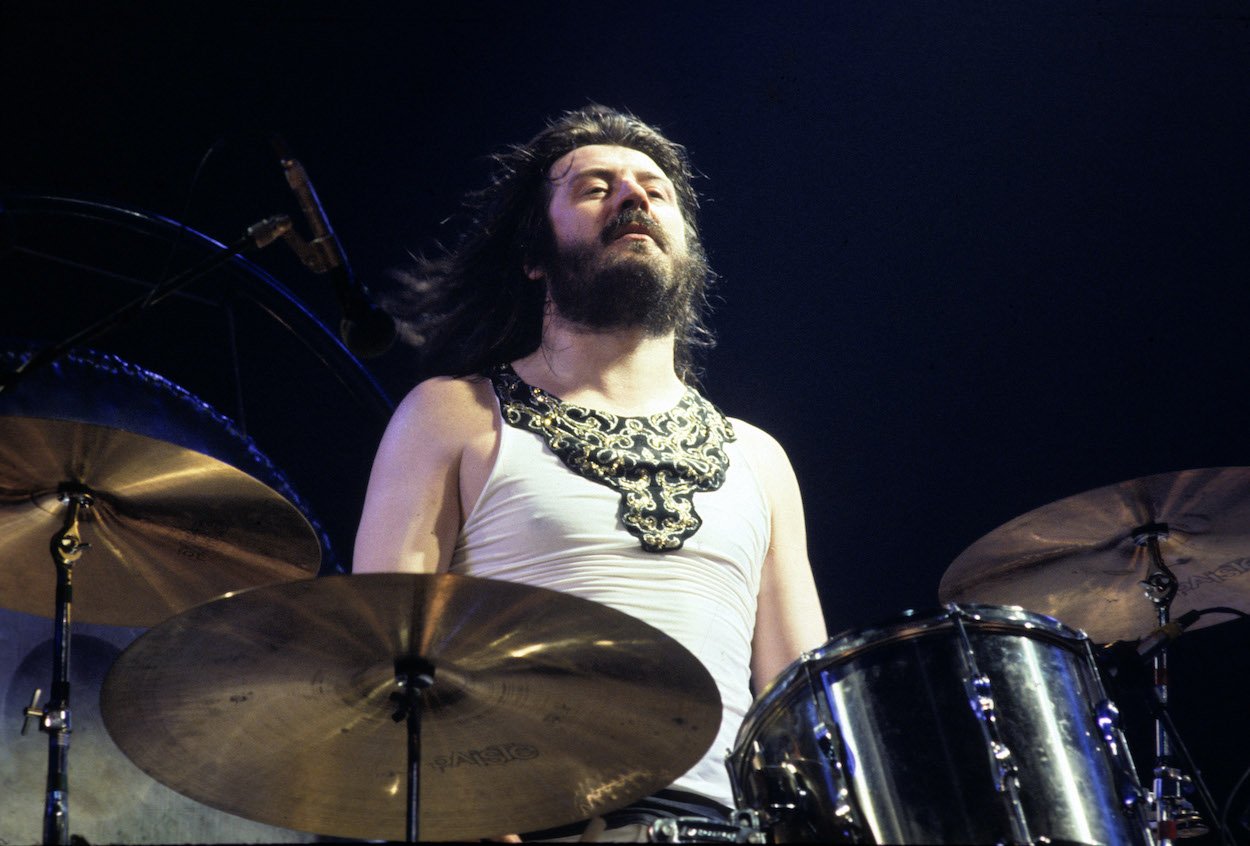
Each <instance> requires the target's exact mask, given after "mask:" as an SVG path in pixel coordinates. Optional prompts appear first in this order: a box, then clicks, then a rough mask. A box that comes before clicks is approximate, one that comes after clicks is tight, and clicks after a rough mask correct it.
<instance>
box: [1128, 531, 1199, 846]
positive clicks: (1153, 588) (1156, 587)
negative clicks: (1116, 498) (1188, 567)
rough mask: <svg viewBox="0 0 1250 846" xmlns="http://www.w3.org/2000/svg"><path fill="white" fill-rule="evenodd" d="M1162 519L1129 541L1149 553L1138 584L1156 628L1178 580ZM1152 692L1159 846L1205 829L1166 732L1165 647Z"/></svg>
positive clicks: (1167, 618)
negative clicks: (1167, 558) (1166, 552)
mask: <svg viewBox="0 0 1250 846" xmlns="http://www.w3.org/2000/svg"><path fill="white" fill-rule="evenodd" d="M1168 534H1169V533H1168V525H1167V524H1166V523H1149V524H1147V525H1145V526H1141V527H1140V528H1138V529H1135V530H1134V531H1133V542H1134V543H1136V544H1137V545H1138V546H1142V547H1145V548H1146V550H1147V551H1148V552H1149V553H1150V562H1151V565H1152V570H1153V571H1152V572H1151V573H1150V574H1149V575H1148V576H1147V577H1146V579H1145V580H1144V581H1143V582H1142V584H1143V585H1144V586H1145V588H1146V596H1147V597H1148V598H1149V599H1150V601H1151V602H1153V603H1154V606H1155V611H1156V614H1157V617H1158V625H1159V628H1160V629H1163V628H1165V627H1167V626H1168V625H1169V624H1170V623H1171V621H1172V600H1173V599H1175V598H1176V593H1177V590H1178V589H1179V587H1180V583H1179V582H1178V581H1177V579H1176V574H1175V573H1173V572H1172V571H1171V570H1170V569H1168V566H1167V564H1165V563H1164V561H1163V554H1162V553H1161V552H1160V551H1159V541H1160V540H1166V539H1167V537H1168ZM1154 695H1155V698H1156V699H1157V700H1158V708H1159V710H1158V713H1157V714H1156V716H1155V721H1154V722H1155V765H1154V785H1153V787H1154V800H1155V801H1154V819H1155V840H1156V842H1157V843H1158V844H1159V846H1171V844H1172V842H1173V841H1174V840H1175V839H1176V838H1178V837H1197V836H1198V835H1201V834H1206V833H1207V832H1208V830H1209V829H1208V827H1207V825H1206V823H1204V822H1203V820H1202V816H1201V815H1200V814H1199V813H1198V811H1197V810H1195V809H1194V806H1193V803H1191V802H1190V801H1189V800H1187V799H1186V798H1185V797H1184V792H1185V790H1184V789H1185V787H1186V785H1188V784H1190V783H1191V780H1190V777H1189V776H1188V775H1186V774H1185V773H1184V772H1183V771H1182V770H1181V769H1180V767H1178V766H1176V762H1175V759H1174V757H1173V749H1172V737H1171V734H1170V733H1169V722H1170V721H1169V720H1167V719H1166V715H1167V707H1168V655H1167V649H1166V647H1164V648H1162V649H1159V650H1158V651H1157V652H1156V653H1155V656H1154Z"/></svg>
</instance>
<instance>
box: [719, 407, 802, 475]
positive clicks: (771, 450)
mask: <svg viewBox="0 0 1250 846" xmlns="http://www.w3.org/2000/svg"><path fill="white" fill-rule="evenodd" d="M729 422H730V423H731V424H732V425H733V427H734V434H735V435H737V436H738V443H739V444H740V445H741V446H742V449H743V451H744V452H745V453H746V456H747V460H748V461H750V462H751V467H752V468H754V470H755V472H756V473H757V474H758V475H759V476H760V478H761V479H763V480H764V481H765V483H766V484H768V483H776V482H777V481H778V480H779V479H785V478H786V477H788V476H792V475H793V470H792V469H791V468H790V459H789V458H788V457H787V456H786V451H785V449H784V448H783V447H782V446H781V444H780V443H778V441H777V439H776V438H774V437H773V436H772V435H770V434H768V433H767V432H765V431H764V430H763V429H761V428H760V427H758V426H756V425H754V424H752V423H748V422H746V421H745V420H740V419H739V418H737V417H731V418H729Z"/></svg>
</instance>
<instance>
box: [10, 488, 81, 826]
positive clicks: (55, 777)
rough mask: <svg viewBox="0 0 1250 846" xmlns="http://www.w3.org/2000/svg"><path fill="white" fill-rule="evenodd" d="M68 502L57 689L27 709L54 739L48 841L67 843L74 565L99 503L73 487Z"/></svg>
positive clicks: (56, 637)
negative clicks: (83, 523) (82, 525)
mask: <svg viewBox="0 0 1250 846" xmlns="http://www.w3.org/2000/svg"><path fill="white" fill-rule="evenodd" d="M58 495H59V498H60V500H61V502H63V503H65V505H66V510H65V522H64V524H63V525H62V527H61V530H60V531H59V532H57V533H56V534H55V535H53V537H52V543H51V550H52V560H53V562H54V563H55V564H56V616H55V618H54V623H53V650H52V688H51V693H50V694H49V696H48V702H47V704H45V705H44V706H43V707H42V708H39V707H38V702H39V691H35V697H34V699H33V700H32V701H31V703H30V707H29V708H27V709H26V710H25V714H26V720H25V721H23V724H22V732H23V733H25V731H26V722H27V721H29V720H30V719H31V718H32V717H33V718H36V719H38V720H39V730H40V731H42V732H46V733H47V735H48V783H47V794H46V801H45V804H44V812H43V842H44V843H45V844H58V846H60V844H66V843H69V842H70V835H69V739H70V732H71V729H72V721H71V719H70V706H69V662H70V616H71V606H72V604H73V593H74V591H73V567H74V562H75V561H77V560H78V558H79V557H80V556H81V555H82V552H83V550H85V549H87V548H88V547H89V546H90V544H85V543H83V542H82V538H81V535H80V534H79V531H78V518H79V516H80V514H81V512H82V511H83V510H84V509H89V508H90V507H91V506H92V505H93V504H94V502H95V498H94V496H93V495H92V493H91V491H89V490H88V489H87V488H85V487H83V486H81V485H76V484H72V483H65V484H62V485H61V486H60V488H59V490H58Z"/></svg>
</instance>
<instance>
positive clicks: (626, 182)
mask: <svg viewBox="0 0 1250 846" xmlns="http://www.w3.org/2000/svg"><path fill="white" fill-rule="evenodd" d="M617 184H618V185H619V186H620V187H619V188H618V191H617V193H618V195H619V196H618V197H617V208H618V209H619V210H620V211H625V210H626V209H638V210H640V211H644V212H650V211H651V198H650V197H649V196H648V195H647V189H646V188H643V187H642V186H641V185H639V184H638V182H637V180H635V179H634V178H633V177H628V176H627V177H625V178H624V179H622V180H621V181H620V182H619V183H617Z"/></svg>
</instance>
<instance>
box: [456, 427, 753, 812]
mask: <svg viewBox="0 0 1250 846" xmlns="http://www.w3.org/2000/svg"><path fill="white" fill-rule="evenodd" d="M501 429H502V432H501V436H500V443H499V454H498V457H497V458H496V460H495V465H494V467H493V468H492V470H491V472H490V475H489V477H488V478H487V481H486V485H485V487H484V488H483V490H482V494H481V497H480V498H479V499H478V501H477V503H476V505H475V506H474V508H473V511H472V512H471V513H470V514H469V515H468V517H467V518H466V520H465V523H464V528H463V529H462V530H461V533H460V537H459V539H458V541H457V544H456V549H455V552H454V554H453V557H452V562H451V572H453V573H460V574H463V575H467V576H480V577H485V578H492V579H505V580H508V581H513V582H522V583H524V584H529V585H535V586H538V587H544V588H549V589H552V590H559V591H563V592H565V593H570V594H573V595H575V596H580V597H582V598H584V599H590V600H593V601H595V602H600V603H603V604H604V605H608V606H610V607H612V608H615V609H617V610H619V611H623V612H625V613H626V614H631V615H633V616H634V617H637V618H638V619H640V620H642V621H644V622H646V623H649V624H650V625H652V626H655V627H656V628H657V629H659V630H661V631H662V632H664V633H665V634H667V635H669V636H670V637H672V638H673V639H674V640H676V641H677V642H678V643H680V644H681V645H682V646H684V647H685V648H686V649H688V650H689V651H690V652H691V653H692V654H693V655H694V656H695V657H696V658H698V659H699V660H700V661H701V662H702V663H703V665H704V666H705V667H706V668H707V669H708V672H709V673H710V674H711V676H712V678H713V679H715V681H716V685H717V687H718V688H719V690H720V695H721V702H722V705H723V709H724V714H723V717H722V720H721V725H720V730H719V732H718V733H717V736H716V739H715V740H714V741H713V743H712V745H711V747H710V748H709V749H708V751H707V753H706V754H705V755H704V757H703V758H702V760H700V761H699V762H698V763H697V764H695V766H694V767H692V768H691V769H690V770H689V771H688V772H687V773H685V774H684V775H683V776H681V778H679V779H678V780H677V781H675V782H674V783H673V784H672V787H673V788H674V789H677V790H687V791H690V792H692V793H698V794H701V795H703V796H707V797H709V798H711V799H714V800H716V801H717V802H720V803H721V804H723V805H726V806H728V807H730V808H732V807H733V806H734V798H733V791H732V789H731V787H730V784H729V776H728V773H727V772H726V769H725V763H724V761H725V755H726V753H727V752H728V750H729V749H730V748H731V747H732V746H733V743H734V739H735V737H736V735H737V733H738V728H739V726H740V725H741V723H742V719H743V717H744V715H745V714H746V711H747V709H748V708H749V707H750V705H751V692H750V687H749V684H750V660H751V638H752V635H753V633H754V629H755V607H756V597H757V595H758V593H759V584H760V572H761V570H762V568H763V562H764V556H765V554H766V553H767V551H768V545H769V534H770V531H769V525H770V522H769V513H768V506H767V501H766V499H765V497H764V493H763V490H762V487H761V485H760V482H759V479H758V477H757V476H756V473H755V471H754V469H753V468H752V467H751V466H750V464H749V463H748V461H747V458H746V455H745V451H744V450H743V449H742V448H741V447H740V445H739V444H738V443H737V442H736V441H730V442H727V443H726V444H725V451H726V453H727V454H728V456H729V469H728V471H727V472H726V474H725V481H724V484H723V485H722V486H721V487H720V488H719V489H718V490H715V491H705V492H700V493H696V494H695V495H694V505H695V508H696V509H697V511H698V514H699V516H700V517H702V519H703V525H702V526H701V527H700V528H699V529H698V531H696V532H695V534H694V535H693V536H691V537H690V538H688V539H687V540H686V541H685V543H684V545H683V546H682V547H681V548H680V549H677V550H668V551H665V552H660V553H655V552H646V551H644V550H643V549H642V547H641V545H640V543H639V540H638V539H637V538H635V537H634V536H632V535H630V534H629V533H628V531H627V530H626V528H625V525H624V524H623V523H622V522H621V520H620V518H619V517H618V510H619V508H620V503H621V494H620V493H619V492H618V491H616V490H614V489H612V488H610V487H608V486H607V485H604V484H601V483H599V482H595V481H591V480H590V479H587V478H584V477H582V476H580V475H578V474H576V473H574V472H573V471H572V470H570V469H569V468H568V467H566V466H565V465H564V463H563V462H562V461H561V460H560V458H559V457H558V456H556V455H555V454H554V453H553V452H551V450H550V449H548V448H547V445H546V443H545V442H544V441H543V438H542V437H541V436H540V435H538V434H536V433H534V432H531V431H527V430H520V429H517V428H514V427H513V426H510V425H509V424H508V423H507V422H506V421H504V422H503V423H502V426H501Z"/></svg>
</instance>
